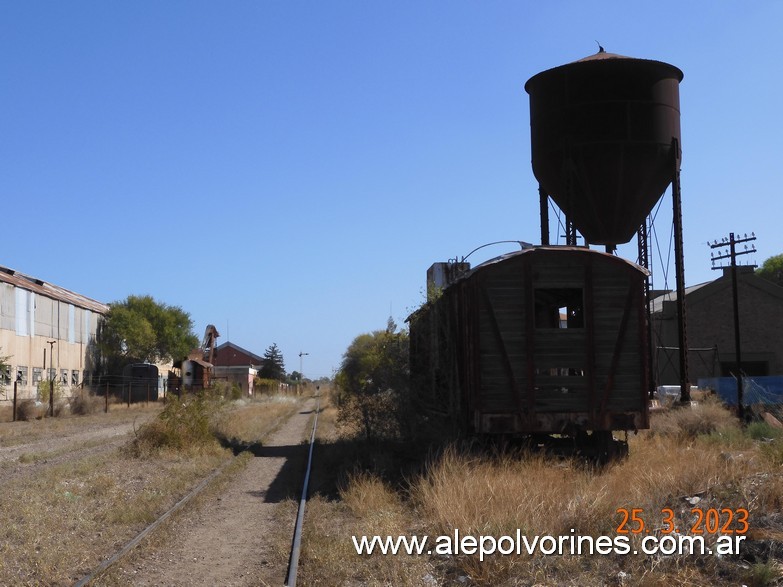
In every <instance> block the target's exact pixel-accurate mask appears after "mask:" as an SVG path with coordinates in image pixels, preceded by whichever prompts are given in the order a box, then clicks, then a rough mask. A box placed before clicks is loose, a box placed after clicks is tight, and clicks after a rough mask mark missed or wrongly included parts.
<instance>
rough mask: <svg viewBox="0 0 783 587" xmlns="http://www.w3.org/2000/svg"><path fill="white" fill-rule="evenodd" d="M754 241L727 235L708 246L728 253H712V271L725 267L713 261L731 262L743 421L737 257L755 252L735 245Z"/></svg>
mask: <svg viewBox="0 0 783 587" xmlns="http://www.w3.org/2000/svg"><path fill="white" fill-rule="evenodd" d="M754 240H756V233H754V232H751V233H750V236H748V235H747V234H745V235H744V236H743V237H742V238H735V237H734V233H733V232H732V233H729V238H724V239H723V240H722V241H721V242H718V241H715V242H713V243H712V244H710V248H711V249H717V248H720V247H729V252H728V253H727V252H722V253H719V254H718V255H716V254H715V253H712V254H711V255H710V256H711V257H712V268H713V269H721V270H722V269H724V267H725V265H718V266H717V267H716V266H715V261H720V260H721V259H730V260H731V265H730V267H731V294H732V298H733V300H732V301H733V306H734V353H735V362H736V369H737V375H736V379H737V408H738V412H737V415H738V416H739V418H740V420H744V419H745V407H744V406H743V405H742V351H741V346H740V322H739V298H738V296H737V257H738V256H740V255H749V254H750V253H755V252H756V247H755V245H751V247H750V248H748V245H745V250H743V251H739V252H738V251H737V245H738V244H741V243H747V242H750V241H754ZM748 266H749V267H756V265H748Z"/></svg>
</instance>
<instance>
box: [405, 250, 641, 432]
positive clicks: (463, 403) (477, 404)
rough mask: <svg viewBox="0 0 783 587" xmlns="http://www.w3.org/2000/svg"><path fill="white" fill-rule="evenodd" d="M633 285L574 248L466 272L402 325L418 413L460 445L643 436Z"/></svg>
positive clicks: (632, 273)
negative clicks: (520, 437)
mask: <svg viewBox="0 0 783 587" xmlns="http://www.w3.org/2000/svg"><path fill="white" fill-rule="evenodd" d="M645 277H646V273H645V271H644V270H643V269H642V268H640V267H638V266H637V265H635V264H633V263H630V262H628V261H625V260H623V259H620V258H618V257H614V256H612V255H608V254H606V253H601V252H599V251H593V250H590V249H587V248H578V247H534V248H531V249H526V250H524V251H521V252H518V253H513V254H510V255H506V256H504V257H501V258H498V259H496V260H493V261H490V262H487V263H485V264H483V265H480V266H478V267H476V268H474V269H472V270H471V271H469V272H468V273H466V274H465V275H464V276H463V277H462V278H460V279H459V280H457V281H456V282H455V283H453V284H451V285H450V286H448V287H447V288H445V289H444V290H443V292H442V294H441V296H440V297H439V298H438V299H436V300H433V301H431V302H429V303H427V304H426V305H425V306H423V307H422V308H421V309H419V310H418V311H417V312H416V313H414V314H412V315H411V317H410V318H409V321H410V331H411V376H412V384H413V385H414V388H415V390H416V391H417V393H418V399H419V402H420V407H421V409H423V410H424V411H427V412H430V413H439V414H440V415H441V416H446V415H447V416H448V418H450V419H451V420H452V423H453V424H455V426H456V429H457V430H458V431H460V432H462V433H467V434H507V433H514V434H531V433H538V432H543V433H561V432H573V431H574V430H577V431H578V430H585V431H591V430H602V431H603V430H612V429H614V430H622V429H632V428H645V427H647V426H648V408H647V400H646V389H647V385H646V383H647V377H648V369H649V366H648V365H647V354H646V340H647V338H646V337H647V332H648V331H647V328H648V326H647V323H646V317H645V312H644V289H643V285H644V280H645Z"/></svg>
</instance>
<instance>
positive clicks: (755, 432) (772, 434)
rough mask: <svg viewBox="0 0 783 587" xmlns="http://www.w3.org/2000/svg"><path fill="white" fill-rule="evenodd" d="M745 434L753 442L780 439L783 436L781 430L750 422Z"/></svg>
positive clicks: (763, 423)
mask: <svg viewBox="0 0 783 587" xmlns="http://www.w3.org/2000/svg"><path fill="white" fill-rule="evenodd" d="M745 434H747V435H748V436H749V437H750V438H752V439H753V440H764V439H766V438H780V437H781V436H783V430H780V429H779V428H775V427H773V426H770V425H769V424H767V423H766V422H752V423H751V424H748V427H747V428H746V429H745Z"/></svg>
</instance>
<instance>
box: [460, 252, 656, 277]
mask: <svg viewBox="0 0 783 587" xmlns="http://www.w3.org/2000/svg"><path fill="white" fill-rule="evenodd" d="M543 251H567V252H570V253H572V254H573V255H574V256H581V255H596V256H598V257H599V258H603V259H606V260H607V262H609V263H619V264H623V265H626V266H628V267H629V268H630V269H633V270H635V271H641V272H642V273H644V274H645V275H649V274H650V272H649V271H648V270H647V269H645V268H644V267H642V266H641V265H637V264H636V263H634V262H633V261H629V260H628V259H624V258H623V257H618V256H617V255H612V254H610V253H604V252H603V251H597V250H595V249H590V248H588V247H573V246H551V245H549V246H532V247H526V248H524V249H522V250H521V251H514V252H511V253H506V254H505V255H500V256H499V257H495V258H493V259H489V260H488V261H484V262H483V263H481V264H480V265H476V266H475V267H473V268H472V269H470V270H468V271H466V272H465V273H463V274H462V275H461V276H460V277H459V279H456V280H455V282H457V281H461V280H462V279H467V278H468V277H470V276H471V275H473V274H474V273H476V272H479V271H481V270H482V269H485V268H487V267H490V266H492V265H496V264H497V263H502V262H503V261H507V260H509V259H512V258H515V257H519V256H522V255H535V254H536V253H539V252H543ZM609 259H611V261H609Z"/></svg>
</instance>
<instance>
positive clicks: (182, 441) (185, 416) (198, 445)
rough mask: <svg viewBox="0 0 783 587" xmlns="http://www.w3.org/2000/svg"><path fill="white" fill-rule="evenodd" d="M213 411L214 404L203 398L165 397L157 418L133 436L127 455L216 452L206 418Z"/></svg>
mask: <svg viewBox="0 0 783 587" xmlns="http://www.w3.org/2000/svg"><path fill="white" fill-rule="evenodd" d="M217 408H218V404H217V402H215V401H210V400H208V399H207V398H206V397H205V396H204V394H198V395H188V396H186V397H183V398H182V399H180V398H178V397H176V396H169V399H167V401H166V406H165V407H164V408H163V411H162V412H161V413H160V414H159V415H158V417H157V418H156V419H155V420H153V421H151V422H148V423H147V424H144V425H142V426H141V428H139V430H138V431H137V432H136V439H135V440H134V441H133V443H132V446H131V453H132V454H133V455H134V456H137V457H143V456H146V455H148V454H151V453H154V452H158V451H160V450H166V449H168V450H174V451H185V452H200V451H203V450H205V449H210V448H217V447H218V446H219V445H218V442H217V440H216V439H215V436H214V435H213V433H212V429H211V426H210V415H211V413H214V412H215V411H216V410H217Z"/></svg>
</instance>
